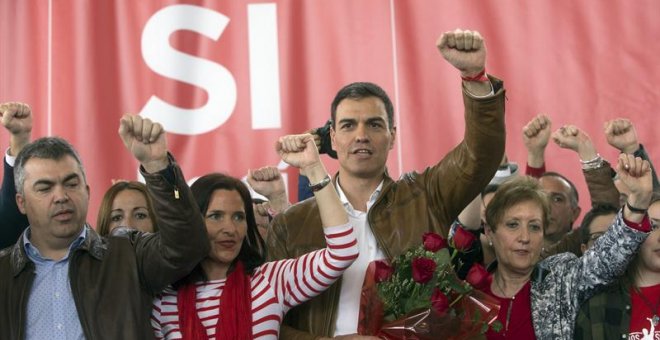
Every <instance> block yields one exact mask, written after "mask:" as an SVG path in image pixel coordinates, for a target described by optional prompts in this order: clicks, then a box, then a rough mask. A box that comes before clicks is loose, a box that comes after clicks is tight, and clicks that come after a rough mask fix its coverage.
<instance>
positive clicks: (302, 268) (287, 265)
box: [262, 223, 358, 312]
mask: <svg viewBox="0 0 660 340" xmlns="http://www.w3.org/2000/svg"><path fill="white" fill-rule="evenodd" d="M323 232H324V233H325V241H326V248H325V249H320V250H317V251H313V252H310V253H307V254H305V255H302V256H300V257H298V258H296V259H286V260H280V261H274V262H268V263H266V264H264V265H263V266H262V270H263V274H264V276H265V277H266V278H268V280H269V281H270V282H271V284H272V285H273V286H274V287H275V291H276V294H277V296H278V298H279V299H280V301H284V311H285V312H286V311H288V310H289V309H291V308H292V307H294V306H297V305H299V304H301V303H303V302H305V301H307V300H309V299H311V298H312V297H314V296H316V295H318V294H320V293H321V292H323V291H324V290H326V289H327V288H328V287H329V286H330V285H331V284H332V283H334V282H335V281H336V280H337V279H338V278H339V277H340V276H341V275H342V274H343V273H344V271H345V270H346V269H347V268H348V267H349V266H350V265H351V264H352V263H353V261H355V259H356V258H357V257H358V246H357V240H356V238H355V233H354V232H353V227H352V226H351V225H350V224H348V223H347V224H344V225H340V226H334V227H326V228H324V229H323Z"/></svg>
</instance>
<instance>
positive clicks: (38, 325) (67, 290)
mask: <svg viewBox="0 0 660 340" xmlns="http://www.w3.org/2000/svg"><path fill="white" fill-rule="evenodd" d="M86 236H87V227H84V228H83V230H82V232H80V235H78V238H76V240H75V241H73V242H72V243H71V246H69V251H68V252H67V254H66V255H65V256H64V257H63V258H62V259H60V260H58V261H53V260H51V259H47V258H44V257H43V256H42V255H41V253H39V250H38V249H37V248H36V247H35V246H34V245H33V244H32V243H30V228H28V229H27V230H25V233H24V234H23V247H24V248H25V253H26V254H27V256H28V258H29V259H30V260H31V261H32V262H34V265H35V274H36V275H35V278H34V282H33V283H32V289H31V291H30V297H29V300H28V308H27V324H26V325H25V331H26V339H28V340H33V339H44V340H52V339H85V337H84V335H83V331H82V327H81V326H80V319H79V318H78V311H77V310H76V304H75V302H74V301H73V295H72V293H71V284H70V282H69V258H70V255H71V253H72V251H73V250H75V249H76V248H78V247H80V245H81V244H82V243H83V241H84V240H85V237H86Z"/></svg>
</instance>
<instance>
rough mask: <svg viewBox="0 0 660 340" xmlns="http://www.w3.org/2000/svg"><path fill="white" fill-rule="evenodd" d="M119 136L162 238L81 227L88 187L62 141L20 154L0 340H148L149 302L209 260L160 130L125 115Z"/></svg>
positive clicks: (2, 285) (4, 266)
mask: <svg viewBox="0 0 660 340" xmlns="http://www.w3.org/2000/svg"><path fill="white" fill-rule="evenodd" d="M119 134H120V136H121V138H122V140H123V142H124V144H125V145H126V147H127V149H128V150H129V151H131V153H132V154H133V155H134V156H135V158H136V159H137V160H138V161H139V162H140V163H141V169H140V171H141V172H142V174H143V176H144V178H145V180H146V182H147V187H148V189H149V193H150V194H151V195H152V197H153V200H154V208H155V209H154V210H155V211H156V212H157V215H158V221H159V222H160V223H161V224H160V225H159V230H160V231H159V232H158V233H153V234H143V233H140V232H137V231H133V232H126V233H125V234H123V235H118V236H113V237H109V238H102V237H100V236H99V235H98V234H97V233H96V232H95V231H94V230H93V229H92V228H91V227H90V226H89V225H87V224H86V223H85V219H86V215H87V206H88V202H89V186H88V185H87V181H86V177H85V173H84V170H83V167H82V164H81V162H80V158H79V156H78V154H77V152H76V151H75V150H74V149H73V147H72V146H71V145H70V144H69V143H68V142H66V141H65V140H63V139H61V138H56V137H46V138H41V139H38V140H36V141H34V142H33V143H31V144H28V145H27V146H26V147H25V148H24V149H23V150H22V151H21V153H20V154H19V155H18V157H17V159H16V164H15V177H16V187H17V192H18V193H17V196H16V200H17V203H18V207H19V209H20V210H21V212H22V213H24V214H26V215H27V218H28V220H29V222H30V227H28V229H26V230H25V232H24V233H23V234H22V235H21V237H20V238H19V240H18V242H17V243H16V244H15V245H14V246H13V247H10V248H7V249H5V250H3V251H2V252H0V277H2V279H0V339H43V338H46V337H49V338H53V339H82V338H86V339H136V340H137V339H152V338H154V335H153V331H152V329H151V324H150V312H151V306H152V299H153V296H154V295H155V294H157V293H159V292H160V291H161V290H162V289H163V288H164V287H165V286H167V285H168V284H170V283H172V282H174V281H176V280H178V279H180V278H181V277H183V276H184V275H186V274H188V272H189V271H190V270H191V269H192V268H193V267H194V266H195V265H196V264H197V263H198V262H199V261H200V260H201V259H202V258H203V257H204V256H206V255H207V254H208V252H209V246H210V245H209V241H208V238H207V235H206V228H205V226H204V221H203V219H202V215H201V214H200V212H199V209H198V208H197V204H195V202H194V200H193V198H192V195H191V193H190V189H189V188H188V186H187V184H186V182H185V179H184V177H183V174H182V173H181V170H180V169H179V167H178V166H177V164H176V163H175V162H174V159H173V158H172V157H171V156H169V154H168V152H167V143H166V142H165V133H164V131H163V128H162V126H161V125H160V124H156V123H152V122H151V121H149V120H148V119H143V118H141V117H140V116H130V115H125V116H124V117H123V118H122V120H121V125H120V129H119Z"/></svg>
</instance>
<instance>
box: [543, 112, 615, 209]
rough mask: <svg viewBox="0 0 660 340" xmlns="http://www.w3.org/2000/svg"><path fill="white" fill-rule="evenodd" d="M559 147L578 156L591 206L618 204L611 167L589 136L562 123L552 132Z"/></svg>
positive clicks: (572, 126) (576, 128)
mask: <svg viewBox="0 0 660 340" xmlns="http://www.w3.org/2000/svg"><path fill="white" fill-rule="evenodd" d="M552 140H553V141H554V142H555V144H557V145H558V146H559V147H561V148H564V149H568V150H573V151H574V152H575V153H577V155H578V157H579V158H580V164H581V165H582V171H583V174H584V177H585V180H586V182H587V188H588V189H589V195H590V196H591V206H597V205H611V206H614V207H616V206H619V191H618V190H617V189H616V186H614V181H613V180H612V172H613V171H612V168H611V166H610V164H609V163H607V161H605V160H604V159H603V158H602V157H601V156H600V155H599V154H598V152H597V151H596V147H595V146H594V144H593V142H592V141H591V137H589V135H588V134H587V133H586V132H584V131H583V130H581V129H580V128H578V127H577V126H574V125H564V126H563V127H561V128H559V129H558V130H557V131H555V132H554V133H553V134H552Z"/></svg>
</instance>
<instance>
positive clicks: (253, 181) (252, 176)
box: [247, 166, 291, 215]
mask: <svg viewBox="0 0 660 340" xmlns="http://www.w3.org/2000/svg"><path fill="white" fill-rule="evenodd" d="M247 182H248V184H249V185H250V187H251V188H252V189H253V190H254V191H255V192H257V193H258V194H260V195H263V196H264V197H266V198H267V199H268V202H264V203H261V204H259V205H258V207H257V209H260V210H259V211H260V212H264V211H265V212H266V213H268V214H270V215H274V214H279V213H281V212H282V211H284V210H285V209H286V208H288V207H289V206H290V205H291V203H289V197H287V194H286V188H285V186H284V179H283V178H282V175H281V174H280V171H279V170H278V169H277V167H274V166H266V167H263V168H259V169H256V170H249V171H248V176H247Z"/></svg>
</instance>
